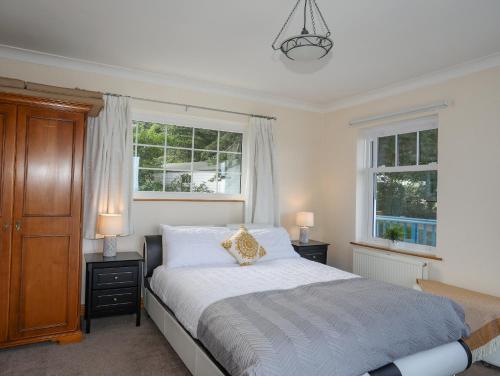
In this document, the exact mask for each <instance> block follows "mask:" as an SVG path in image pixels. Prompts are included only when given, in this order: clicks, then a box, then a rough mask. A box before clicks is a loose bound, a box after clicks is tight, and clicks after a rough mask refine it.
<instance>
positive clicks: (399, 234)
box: [384, 224, 403, 248]
mask: <svg viewBox="0 0 500 376" xmlns="http://www.w3.org/2000/svg"><path fill="white" fill-rule="evenodd" d="M384 238H386V239H389V241H390V242H389V247H392V248H397V247H398V244H399V242H400V241H401V240H403V226H402V225H399V224H398V225H391V226H388V227H387V229H386V230H385V234H384Z"/></svg>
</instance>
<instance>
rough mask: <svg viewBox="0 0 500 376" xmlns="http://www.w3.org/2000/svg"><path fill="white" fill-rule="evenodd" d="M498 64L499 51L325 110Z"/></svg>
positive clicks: (354, 96)
mask: <svg viewBox="0 0 500 376" xmlns="http://www.w3.org/2000/svg"><path fill="white" fill-rule="evenodd" d="M498 66H500V52H499V53H496V54H493V55H489V56H485V57H482V58H479V59H475V60H471V61H468V62H465V63H462V64H457V65H454V66H452V67H449V68H446V69H442V70H439V71H436V72H432V73H427V74H424V75H422V76H418V77H415V78H412V79H409V80H405V81H401V82H397V83H394V84H392V85H388V86H385V87H383V88H379V89H374V90H370V91H368V92H365V93H360V94H358V95H353V96H351V97H347V98H344V99H339V100H336V101H334V102H332V103H330V105H329V106H327V108H326V112H335V111H338V110H340V109H343V108H349V107H354V106H357V105H360V104H363V103H367V102H371V101H374V100H377V99H382V98H386V97H390V96H394V95H398V94H401V93H405V92H408V91H412V90H415V89H418V88H422V87H425V86H430V85H434V84H438V83H441V82H445V81H448V80H451V79H454V78H458V77H462V76H467V75H469V74H472V73H476V72H480V71H482V70H485V69H489V68H494V67H498Z"/></svg>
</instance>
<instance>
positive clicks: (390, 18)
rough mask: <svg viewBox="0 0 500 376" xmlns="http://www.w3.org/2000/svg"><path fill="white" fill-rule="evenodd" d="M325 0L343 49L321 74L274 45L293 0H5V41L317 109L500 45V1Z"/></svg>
mask: <svg viewBox="0 0 500 376" xmlns="http://www.w3.org/2000/svg"><path fill="white" fill-rule="evenodd" d="M317 2H318V5H319V6H320V8H321V9H322V11H323V14H324V16H325V18H326V20H327V22H328V24H329V26H330V28H331V29H332V32H333V40H334V43H335V46H334V48H333V50H332V52H333V53H332V54H331V58H330V59H329V60H328V61H326V63H327V64H326V65H324V66H323V67H321V69H319V70H316V71H314V70H315V69H317V67H316V66H315V65H314V64H312V65H310V66H306V67H304V66H299V67H295V66H292V67H290V66H289V64H284V63H283V61H282V60H281V59H280V58H279V54H278V53H275V52H273V51H272V49H271V47H270V45H271V43H272V41H273V39H274V37H275V35H276V34H277V32H278V31H279V29H280V27H281V25H282V24H283V22H284V19H285V18H286V16H287V15H288V12H289V11H290V10H291V8H292V6H293V5H294V3H295V0H252V1H243V0H210V1H209V0H198V1H196V0H183V1H173V0H142V1H138V0H85V1H82V0H38V1H32V0H15V1H13V0H0V44H5V45H9V46H16V47H20V48H25V49H30V50H35V51H41V52H46V53H51V54H56V55H61V56H65V57H71V58H75V59H83V60H88V61H94V62H99V63H103V64H108V65H115V66H121V67H126V68H132V69H137V70H142V71H146V72H154V73H160V74H166V75H170V77H171V76H172V75H175V76H176V77H177V76H179V77H187V78H189V79H190V80H193V79H197V80H198V79H199V80H202V81H204V82H205V83H207V82H208V83H213V84H217V85H224V87H231V88H234V89H237V90H242V89H245V90H248V91H254V92H258V93H262V94H263V95H269V96H273V97H279V98H283V99H284V100H292V101H297V102H300V103H304V104H309V105H313V106H325V105H330V104H332V103H335V102H336V101H339V100H342V99H345V98H348V97H351V96H354V95H357V94H360V93H365V92H369V91H372V90H375V89H378V88H382V87H385V86H387V85H391V84H394V83H397V82H401V81H405V80H408V79H411V78H414V77H418V76H421V75H425V74H427V73H430V72H435V71H439V70H442V69H445V68H447V67H451V66H454V65H457V64H460V63H463V62H467V61H470V60H474V59H478V58H481V57H485V56H488V55H491V54H496V53H498V52H500V21H499V20H500V0H317ZM313 68H314V69H313ZM304 70H305V71H308V70H309V71H310V72H304Z"/></svg>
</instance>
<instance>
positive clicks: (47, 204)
mask: <svg viewBox="0 0 500 376" xmlns="http://www.w3.org/2000/svg"><path fill="white" fill-rule="evenodd" d="M84 120H85V119H84V115H83V114H82V113H76V112H63V111H56V110H51V109H44V108H37V107H27V106H19V107H18V120H17V143H16V176H15V188H14V215H13V219H14V223H13V227H14V228H13V230H12V232H13V236H12V271H11V275H12V277H11V289H10V319H9V321H10V326H9V337H10V338H11V339H20V338H26V337H34V336H43V335H53V334H58V333H63V332H70V331H75V330H78V329H79V308H80V298H79V296H80V263H81V255H80V222H81V221H80V217H81V195H82V194H81V185H82V156H83V138H84Z"/></svg>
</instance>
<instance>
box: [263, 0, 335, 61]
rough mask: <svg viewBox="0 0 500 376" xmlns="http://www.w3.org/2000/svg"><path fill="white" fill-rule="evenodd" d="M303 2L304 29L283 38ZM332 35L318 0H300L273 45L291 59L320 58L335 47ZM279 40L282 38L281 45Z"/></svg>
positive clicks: (306, 59) (307, 59) (308, 59)
mask: <svg viewBox="0 0 500 376" xmlns="http://www.w3.org/2000/svg"><path fill="white" fill-rule="evenodd" d="M301 2H304V13H303V21H304V22H303V27H302V31H301V33H300V34H298V35H291V36H288V37H285V38H284V39H283V38H282V37H283V32H284V31H285V29H286V27H287V25H288V24H289V23H290V20H291V19H292V17H293V15H294V14H295V12H296V11H297V8H298V7H299V5H300V3H301ZM308 27H309V30H312V33H311V32H309V30H308ZM330 35H331V33H330V29H329V28H328V25H327V24H326V21H325V19H324V18H323V14H322V13H321V11H320V10H319V7H318V5H317V4H316V0H298V1H297V3H296V4H295V6H294V7H293V9H292V12H291V13H290V15H289V16H288V18H287V19H286V21H285V23H284V25H283V27H282V28H281V30H280V32H279V33H278V35H277V36H276V38H275V39H274V42H273V44H272V47H273V49H274V50H281V52H283V53H284V54H285V56H286V57H288V58H289V59H291V60H297V61H310V60H319V59H321V58H323V57H325V56H326V55H327V54H328V52H330V50H331V49H332V47H333V41H332V40H331V39H330V38H329V37H330ZM278 40H282V41H281V43H280V44H279V45H277V44H278Z"/></svg>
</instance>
